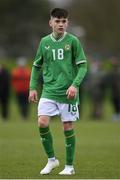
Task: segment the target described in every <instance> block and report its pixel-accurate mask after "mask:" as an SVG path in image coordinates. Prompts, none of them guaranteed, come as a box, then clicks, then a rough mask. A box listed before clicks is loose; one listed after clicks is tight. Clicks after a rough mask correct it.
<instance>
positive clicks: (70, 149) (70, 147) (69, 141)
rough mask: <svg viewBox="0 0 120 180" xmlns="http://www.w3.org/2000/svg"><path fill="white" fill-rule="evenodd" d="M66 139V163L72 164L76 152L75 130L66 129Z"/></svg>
mask: <svg viewBox="0 0 120 180" xmlns="http://www.w3.org/2000/svg"><path fill="white" fill-rule="evenodd" d="M64 134H65V139H66V165H72V164H73V160H74V154H75V134H74V130H73V129H71V130H68V131H64Z"/></svg>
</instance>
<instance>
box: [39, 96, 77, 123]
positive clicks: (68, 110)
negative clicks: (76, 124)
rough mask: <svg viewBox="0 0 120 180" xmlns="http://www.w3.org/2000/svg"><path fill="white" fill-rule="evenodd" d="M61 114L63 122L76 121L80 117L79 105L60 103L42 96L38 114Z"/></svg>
mask: <svg viewBox="0 0 120 180" xmlns="http://www.w3.org/2000/svg"><path fill="white" fill-rule="evenodd" d="M40 115H47V116H50V117H52V116H55V115H59V116H60V118H61V120H62V122H67V121H76V120H77V119H79V110H78V105H77V104H76V105H73V104H65V103H59V102H56V101H54V100H50V99H47V98H41V99H40V101H39V104H38V116H40Z"/></svg>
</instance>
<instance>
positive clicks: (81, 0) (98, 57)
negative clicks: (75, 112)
mask: <svg viewBox="0 0 120 180" xmlns="http://www.w3.org/2000/svg"><path fill="white" fill-rule="evenodd" d="M55 7H62V8H66V9H68V11H69V15H70V17H69V19H70V23H69V28H68V31H69V32H71V33H73V34H75V35H76V36H78V38H79V39H80V41H81V43H82V45H83V48H84V51H85V54H86V56H87V60H88V72H87V75H86V77H85V79H84V81H83V83H82V84H81V86H80V108H79V110H80V121H77V122H76V123H75V132H76V137H77V147H76V159H75V168H76V175H74V176H72V177H71V178H73V179H75V178H76V179H77V178H78V179H80V178H83V179H96V178H98V179H116V178H118V179H119V178H120V123H119V122H120V0H0V178H1V179H7V178H8V179H10V178H12V179H18V178H20V179H21V178H23V179H25V178H26V179H29V178H30V179H31V178H33V179H40V178H41V177H40V175H39V170H40V169H42V168H43V165H44V164H45V162H46V156H45V154H44V152H43V148H42V146H41V143H39V141H40V140H39V132H38V128H37V104H29V103H28V91H29V89H28V88H29V79H30V71H31V67H32V63H33V61H34V57H35V54H36V51H37V47H38V44H39V41H40V39H41V37H43V36H45V35H47V34H48V33H51V29H50V28H49V25H48V21H49V13H50V10H51V9H53V8H55ZM39 84H40V86H39V87H38V91H39V95H40V93H41V89H42V77H40V79H39ZM59 123H60V121H58V119H56V117H55V119H53V121H52V123H51V129H52V132H53V136H54V145H55V151H56V153H57V156H58V158H59V160H60V162H61V164H60V168H59V169H58V170H55V171H54V172H53V173H52V174H51V175H49V178H51V179H54V178H57V179H59V178H60V177H59V175H57V174H58V171H59V172H60V170H62V168H63V166H64V158H65V147H64V135H63V132H62V128H61V124H59ZM43 178H48V176H45V177H43V176H42V179H43Z"/></svg>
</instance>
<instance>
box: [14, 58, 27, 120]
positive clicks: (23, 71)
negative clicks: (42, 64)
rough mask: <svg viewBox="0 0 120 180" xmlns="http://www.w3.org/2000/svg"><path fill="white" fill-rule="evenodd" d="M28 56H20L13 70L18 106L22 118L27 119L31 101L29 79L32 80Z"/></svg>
mask: <svg viewBox="0 0 120 180" xmlns="http://www.w3.org/2000/svg"><path fill="white" fill-rule="evenodd" d="M26 63H27V61H26V58H24V57H20V58H18V60H17V62H16V64H17V67H15V68H14V69H13V70H12V75H11V76H12V88H13V90H14V92H15V94H16V97H17V101H18V106H19V109H20V113H21V116H22V118H23V119H24V120H25V119H27V117H28V111H29V103H28V94H29V80H30V69H29V68H28V67H27V66H26Z"/></svg>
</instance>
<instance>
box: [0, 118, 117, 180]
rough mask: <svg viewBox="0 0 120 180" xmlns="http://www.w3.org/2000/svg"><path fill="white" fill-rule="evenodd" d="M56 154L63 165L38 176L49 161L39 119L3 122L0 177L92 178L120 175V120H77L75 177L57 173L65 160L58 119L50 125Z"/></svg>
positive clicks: (0, 126) (0, 145) (0, 147)
mask: <svg viewBox="0 0 120 180" xmlns="http://www.w3.org/2000/svg"><path fill="white" fill-rule="evenodd" d="M50 128H51V130H52V132H53V137H54V147H55V153H56V157H57V158H58V159H59V160H60V167H59V168H57V169H55V170H53V172H52V173H51V174H50V175H45V176H43V175H39V171H40V170H41V169H42V168H43V167H44V165H45V164H46V162H47V157H46V155H45V153H44V151H43V147H42V146H41V143H40V138H39V132H38V128H37V121H36V120H35V122H33V121H28V122H22V121H21V119H17V120H16V122H14V121H9V122H2V121H0V178H2V179H7V178H9V179H14V178H15V179H19V178H30V179H43V178H46V179H56V178H57V179H60V178H61V179H62V178H69V179H71V178H72V179H86V178H89V179H93V178H96V179H97V178H104V179H105V178H106V179H107V178H113V179H114V178H120V123H119V122H118V123H113V122H112V121H111V122H108V121H107V122H106V121H102V122H95V121H82V120H81V121H78V122H76V123H75V131H76V138H77V142H76V143H77V144H76V157H75V163H74V165H75V170H76V174H75V175H73V176H70V177H68V176H60V175H58V173H59V172H60V171H61V170H62V169H63V167H64V163H65V148H64V135H63V132H62V125H61V123H60V120H59V119H53V121H52V122H51V126H50Z"/></svg>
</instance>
